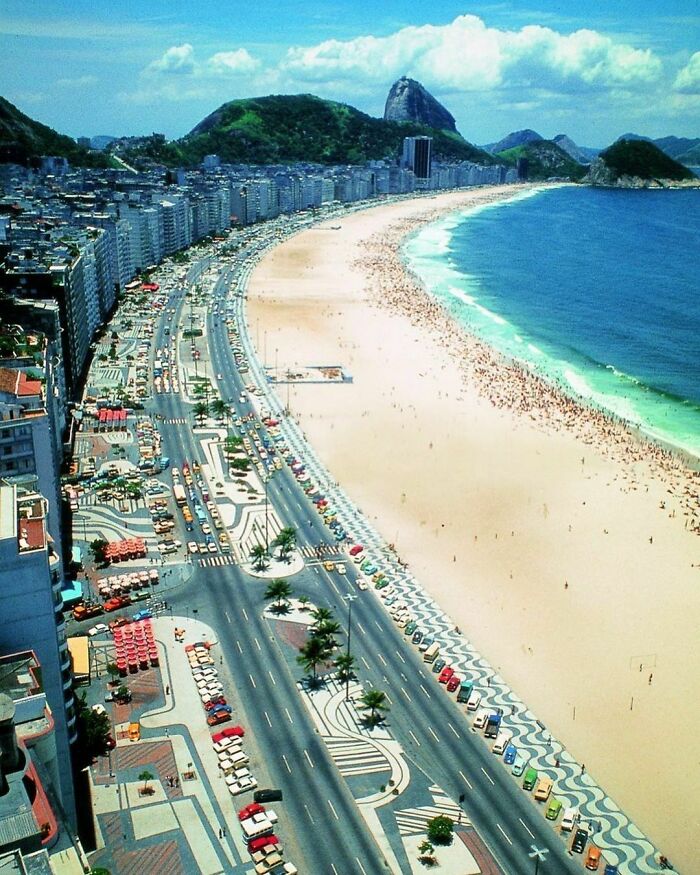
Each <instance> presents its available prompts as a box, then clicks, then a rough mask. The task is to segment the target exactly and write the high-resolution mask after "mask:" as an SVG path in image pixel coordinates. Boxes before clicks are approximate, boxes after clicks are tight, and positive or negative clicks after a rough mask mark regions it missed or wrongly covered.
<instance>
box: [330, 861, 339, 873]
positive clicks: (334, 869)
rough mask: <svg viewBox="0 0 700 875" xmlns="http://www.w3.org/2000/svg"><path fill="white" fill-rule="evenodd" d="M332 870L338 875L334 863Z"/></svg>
mask: <svg viewBox="0 0 700 875" xmlns="http://www.w3.org/2000/svg"><path fill="white" fill-rule="evenodd" d="M331 869H332V870H333V872H335V875H338V870H337V869H336V868H335V866H334V865H333V863H331Z"/></svg>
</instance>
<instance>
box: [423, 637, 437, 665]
mask: <svg viewBox="0 0 700 875" xmlns="http://www.w3.org/2000/svg"><path fill="white" fill-rule="evenodd" d="M438 653H440V646H439V645H438V643H437V641H434V642H433V643H432V644H431V645H430V647H429V648H428V649H427V650H426V651H425V653H424V654H423V662H435V660H436V658H437V655H438Z"/></svg>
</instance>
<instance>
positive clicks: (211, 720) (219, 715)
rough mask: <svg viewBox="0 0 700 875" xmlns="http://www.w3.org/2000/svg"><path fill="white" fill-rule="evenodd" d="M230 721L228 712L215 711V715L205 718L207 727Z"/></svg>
mask: <svg viewBox="0 0 700 875" xmlns="http://www.w3.org/2000/svg"><path fill="white" fill-rule="evenodd" d="M230 719H231V715H230V714H229V713H228V711H217V712H216V713H215V714H210V715H209V716H208V717H207V723H208V724H209V726H218V725H219V723H228V721H229V720H230Z"/></svg>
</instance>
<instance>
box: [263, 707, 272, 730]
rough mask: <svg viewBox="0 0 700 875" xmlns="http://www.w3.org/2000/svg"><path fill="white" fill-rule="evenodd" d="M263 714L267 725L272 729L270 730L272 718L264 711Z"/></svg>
mask: <svg viewBox="0 0 700 875" xmlns="http://www.w3.org/2000/svg"><path fill="white" fill-rule="evenodd" d="M263 714H264V715H265V720H267V725H268V726H269V727H270V729H272V723H270V718H269V717H268V714H267V711H263Z"/></svg>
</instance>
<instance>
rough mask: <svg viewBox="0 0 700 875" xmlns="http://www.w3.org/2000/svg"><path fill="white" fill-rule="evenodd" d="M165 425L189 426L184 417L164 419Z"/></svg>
mask: <svg viewBox="0 0 700 875" xmlns="http://www.w3.org/2000/svg"><path fill="white" fill-rule="evenodd" d="M163 422H164V423H165V425H187V419H186V418H185V417H184V416H178V417H176V418H174V419H164V420H163Z"/></svg>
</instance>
